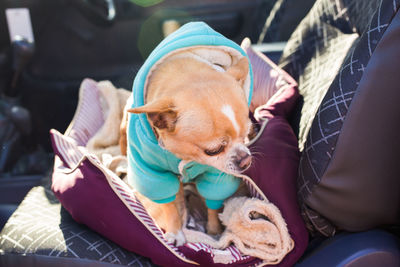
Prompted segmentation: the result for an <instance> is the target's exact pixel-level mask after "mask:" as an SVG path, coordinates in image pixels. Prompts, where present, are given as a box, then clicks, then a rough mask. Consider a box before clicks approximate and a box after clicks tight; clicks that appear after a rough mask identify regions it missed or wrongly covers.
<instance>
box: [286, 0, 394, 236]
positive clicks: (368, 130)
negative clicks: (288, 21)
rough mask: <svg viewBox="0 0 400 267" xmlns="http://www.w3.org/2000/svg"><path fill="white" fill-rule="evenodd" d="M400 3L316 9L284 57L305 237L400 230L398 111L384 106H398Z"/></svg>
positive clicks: (333, 4)
mask: <svg viewBox="0 0 400 267" xmlns="http://www.w3.org/2000/svg"><path fill="white" fill-rule="evenodd" d="M399 4H400V1H398V0H397V1H392V0H390V1H388V0H383V1H379V0H372V1H364V0H351V1H349V0H340V1H318V2H317V3H316V4H315V5H314V7H313V8H312V9H311V11H310V13H309V14H308V15H307V17H306V18H305V19H304V20H303V21H302V23H301V25H300V27H298V28H297V29H296V31H295V32H294V34H293V35H292V37H291V39H290V40H289V42H288V45H287V47H286V49H285V51H284V54H283V57H282V58H281V62H280V65H281V67H283V68H284V69H285V70H286V71H287V72H288V73H289V74H291V75H292V76H293V77H294V78H295V79H296V80H297V81H298V83H299V90H300V94H301V95H302V97H303V103H302V104H301V105H299V108H298V111H297V116H295V118H294V121H293V124H294V128H295V129H298V137H299V146H300V150H301V151H302V157H301V162H300V167H299V178H298V186H299V198H300V201H301V203H302V212H303V217H304V218H305V219H306V220H307V222H308V227H309V229H310V230H311V231H312V232H315V231H318V232H319V233H321V234H323V235H326V236H331V235H334V234H335V232H336V230H337V229H344V230H348V231H362V230H366V229H370V228H373V227H377V226H380V225H384V224H396V223H399V220H400V214H399V211H400V208H399V205H400V204H399V203H400V199H399V196H400V184H399V179H398V177H399V176H400V169H399V164H398V163H397V160H395V159H396V158H398V155H397V152H398V151H399V150H400V143H399V141H398V138H397V137H396V135H395V134H394V133H398V131H399V130H400V129H398V121H399V114H400V109H399V108H398V106H399V105H398V104H397V103H396V101H390V99H393V100H394V99H399V98H400V94H399V93H398V92H399V90H396V89H398V87H399V86H398V84H399V83H398V80H397V79H398V74H396V71H395V70H398V69H399V68H400V64H399V50H398V47H400V40H399V38H398V36H399V32H398V31H399V28H398V27H399V25H398V22H397V20H398V18H397V17H398V16H399V15H398V14H397V10H398V7H399ZM396 14H397V15H396ZM395 15H396V16H395ZM394 16H395V17H394ZM389 29H390V30H389ZM383 47H387V49H389V50H390V52H387V53H386V54H385V53H384V50H385V49H386V48H383ZM396 47H397V49H396ZM383 70H384V71H383ZM371 77H374V78H373V79H371ZM372 83H373V84H374V85H373V86H371V84H372ZM356 103H357V104H356Z"/></svg>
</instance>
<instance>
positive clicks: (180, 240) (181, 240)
mask: <svg viewBox="0 0 400 267" xmlns="http://www.w3.org/2000/svg"><path fill="white" fill-rule="evenodd" d="M165 239H167V241H168V242H169V243H171V244H174V245H175V246H176V247H179V246H182V245H183V244H185V243H186V238H185V234H184V233H183V232H182V230H179V231H178V232H177V233H176V234H174V233H172V232H168V233H166V234H165Z"/></svg>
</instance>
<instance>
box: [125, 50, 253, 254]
mask: <svg viewBox="0 0 400 267" xmlns="http://www.w3.org/2000/svg"><path fill="white" fill-rule="evenodd" d="M187 53H188V50H186V51H183V52H182V53H181V54H179V52H178V53H175V54H174V55H173V56H170V57H169V58H167V59H166V60H164V61H163V62H162V63H160V64H158V65H157V68H156V69H155V70H154V71H152V73H151V75H150V76H149V78H148V80H147V88H146V94H145V101H144V103H145V104H144V105H142V106H139V107H135V108H130V106H129V107H128V108H127V109H126V111H127V112H130V113H135V114H140V113H145V114H146V115H147V118H148V121H149V123H150V125H151V127H152V129H153V131H154V134H155V136H156V137H157V139H158V142H159V144H160V146H161V147H163V148H164V149H166V150H168V151H169V152H171V153H173V154H174V155H175V156H176V157H177V158H179V159H181V160H182V162H190V161H195V162H198V163H200V164H204V165H209V166H212V167H214V168H216V169H219V170H221V171H223V172H225V173H229V174H232V175H235V174H239V173H241V172H243V171H245V170H246V169H247V168H248V167H249V166H250V164H251V160H252V157H251V154H250V151H249V149H248V148H247V147H246V146H245V140H246V137H247V136H248V134H249V132H250V130H251V121H250V119H249V108H248V96H247V95H246V92H245V90H244V89H243V83H244V82H245V80H246V79H247V78H248V75H249V62H248V60H247V58H246V57H244V56H240V57H239V58H238V59H235V60H233V59H232V60H231V61H232V64H231V66H229V67H227V68H224V69H223V71H221V70H219V69H222V68H221V67H220V66H216V67H215V66H214V67H213V66H211V65H210V64H207V63H205V62H204V61H203V60H198V58H197V56H194V57H191V56H185V54H187ZM190 53H192V52H191V51H189V54H190ZM194 53H195V54H196V53H197V52H194ZM178 74H179V75H178ZM127 112H125V114H124V116H125V118H124V119H123V121H122V124H121V139H120V145H121V151H122V153H123V154H126V153H127V136H126V128H127V117H128V116H127ZM180 188H181V189H180V192H181V193H182V186H181V187H180ZM154 190H157V188H154ZM179 196H180V194H177V197H176V199H175V201H172V202H169V203H165V204H158V203H155V202H152V201H144V205H145V207H146V209H148V210H155V209H158V210H162V216H158V217H157V218H155V219H156V221H157V223H158V225H160V226H161V227H162V228H164V230H165V232H166V237H167V239H168V240H169V241H171V242H173V243H175V244H176V245H177V246H179V245H182V244H183V243H184V242H185V237H184V235H183V232H182V231H181V229H182V223H183V222H182V214H181V212H180V211H179V208H178V207H177V201H180V200H181V199H182V198H181V197H179ZM149 205H151V206H153V207H149ZM154 206H155V207H156V208H154ZM218 212H219V210H215V209H209V210H208V224H207V232H208V233H209V234H218V233H220V232H221V230H222V227H221V224H220V222H219V219H218Z"/></svg>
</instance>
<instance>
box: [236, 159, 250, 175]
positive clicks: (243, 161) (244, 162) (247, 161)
mask: <svg viewBox="0 0 400 267" xmlns="http://www.w3.org/2000/svg"><path fill="white" fill-rule="evenodd" d="M250 164H251V155H246V156H245V157H244V158H242V159H241V160H240V162H239V164H238V166H239V168H240V169H241V170H243V171H244V170H247V168H248V167H250Z"/></svg>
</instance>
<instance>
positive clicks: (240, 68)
mask: <svg viewBox="0 0 400 267" xmlns="http://www.w3.org/2000/svg"><path fill="white" fill-rule="evenodd" d="M248 72H249V62H248V60H247V58H246V57H242V58H241V59H240V60H239V61H238V62H237V63H236V64H235V65H233V66H231V67H230V68H229V69H227V70H226V73H227V74H229V75H231V76H232V77H233V78H235V80H236V81H238V82H239V83H240V84H242V85H243V82H244V80H245V79H246V77H247V73H248Z"/></svg>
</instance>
